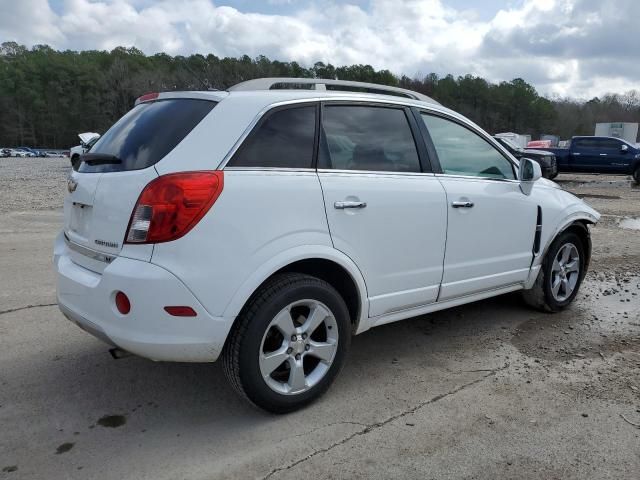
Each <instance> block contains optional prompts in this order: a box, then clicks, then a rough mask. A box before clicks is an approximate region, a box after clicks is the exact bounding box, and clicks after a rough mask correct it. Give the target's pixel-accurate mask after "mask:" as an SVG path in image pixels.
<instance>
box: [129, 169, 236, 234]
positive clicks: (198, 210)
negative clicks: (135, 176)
mask: <svg viewBox="0 0 640 480" xmlns="http://www.w3.org/2000/svg"><path fill="white" fill-rule="evenodd" d="M223 186H224V174H223V172H222V171H204V172H187V173H171V174H169V175H164V176H162V177H158V178H156V179H155V180H153V181H152V182H150V183H149V184H148V185H147V186H146V187H145V188H144V190H143V191H142V193H141V194H140V198H139V199H138V202H137V203H136V206H135V207H134V209H133V213H132V214H131V219H130V220H129V228H128V229H127V235H126V237H125V243H161V242H169V241H171V240H176V239H178V238H180V237H182V236H183V235H185V234H186V233H187V232H188V231H189V230H191V229H192V228H193V227H194V226H195V225H196V224H197V223H198V222H199V221H200V219H201V218H202V217H203V216H204V215H205V214H206V213H207V212H208V211H209V209H210V208H211V206H212V205H213V204H214V203H215V201H216V200H217V199H218V197H219V196H220V193H222V188H223Z"/></svg>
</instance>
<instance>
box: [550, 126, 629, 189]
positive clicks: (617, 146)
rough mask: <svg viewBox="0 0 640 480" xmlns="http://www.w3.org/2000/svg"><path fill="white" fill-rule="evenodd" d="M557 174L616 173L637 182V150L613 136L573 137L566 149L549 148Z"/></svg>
mask: <svg viewBox="0 0 640 480" xmlns="http://www.w3.org/2000/svg"><path fill="white" fill-rule="evenodd" d="M549 151H550V152H553V153H554V154H555V156H556V159H557V162H558V170H559V171H560V172H585V173H619V174H623V175H631V176H633V179H634V180H635V182H636V183H640V148H638V147H636V146H634V145H632V144H630V143H628V142H626V141H625V140H621V139H619V138H614V137H573V138H572V139H571V142H570V143H569V146H568V148H552V149H549Z"/></svg>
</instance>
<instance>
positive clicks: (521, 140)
mask: <svg viewBox="0 0 640 480" xmlns="http://www.w3.org/2000/svg"><path fill="white" fill-rule="evenodd" d="M495 136H496V137H498V138H508V139H509V140H511V142H512V143H515V144H516V145H518V146H519V147H521V148H527V144H528V143H529V142H530V141H531V135H521V134H519V133H513V132H504V133H496V135H495Z"/></svg>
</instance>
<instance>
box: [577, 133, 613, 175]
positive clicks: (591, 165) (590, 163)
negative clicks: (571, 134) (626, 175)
mask: <svg viewBox="0 0 640 480" xmlns="http://www.w3.org/2000/svg"><path fill="white" fill-rule="evenodd" d="M606 156H607V155H606V152H604V151H602V149H601V148H600V145H599V140H598V139H597V138H576V139H575V140H573V143H572V145H571V161H572V165H573V170H574V171H576V172H601V171H603V169H604V168H605V165H606Z"/></svg>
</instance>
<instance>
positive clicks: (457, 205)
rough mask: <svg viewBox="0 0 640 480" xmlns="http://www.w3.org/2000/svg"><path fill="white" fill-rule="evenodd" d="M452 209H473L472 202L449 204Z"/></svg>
mask: <svg viewBox="0 0 640 480" xmlns="http://www.w3.org/2000/svg"><path fill="white" fill-rule="evenodd" d="M451 206H452V207H453V208H473V202H451Z"/></svg>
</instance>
